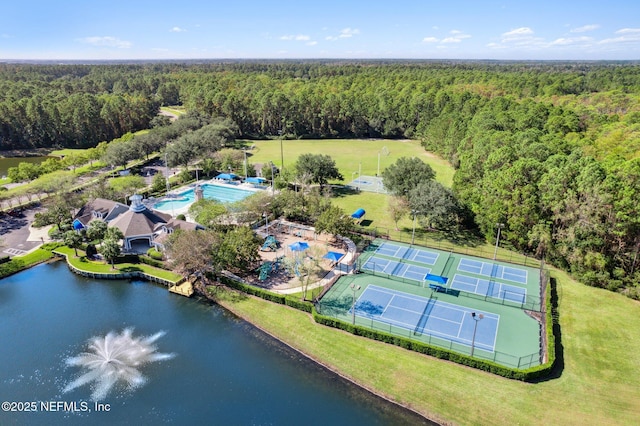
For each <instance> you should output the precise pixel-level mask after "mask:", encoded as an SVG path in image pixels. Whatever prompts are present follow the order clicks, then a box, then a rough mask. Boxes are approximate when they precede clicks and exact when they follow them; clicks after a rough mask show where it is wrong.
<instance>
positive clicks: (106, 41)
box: [80, 36, 133, 49]
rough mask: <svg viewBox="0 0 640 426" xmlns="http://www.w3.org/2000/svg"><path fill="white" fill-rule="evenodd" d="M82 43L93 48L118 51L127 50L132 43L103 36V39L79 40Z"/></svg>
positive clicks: (88, 38) (86, 38) (87, 38)
mask: <svg viewBox="0 0 640 426" xmlns="http://www.w3.org/2000/svg"><path fill="white" fill-rule="evenodd" d="M80 41H81V42H82V43H86V44H91V45H94V46H105V47H117V48H119V49H128V48H130V47H131V46H132V45H133V43H131V42H130V41H126V40H120V39H119V38H117V37H111V36H105V37H97V36H94V37H85V38H82V39H80Z"/></svg>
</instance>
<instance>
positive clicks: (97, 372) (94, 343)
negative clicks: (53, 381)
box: [63, 328, 174, 401]
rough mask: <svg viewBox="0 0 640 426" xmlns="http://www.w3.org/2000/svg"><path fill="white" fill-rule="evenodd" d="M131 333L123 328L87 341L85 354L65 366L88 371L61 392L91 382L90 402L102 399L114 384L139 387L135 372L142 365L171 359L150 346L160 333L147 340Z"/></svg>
mask: <svg viewBox="0 0 640 426" xmlns="http://www.w3.org/2000/svg"><path fill="white" fill-rule="evenodd" d="M132 334H133V329H131V328H126V329H124V330H123V331H122V333H121V334H116V333H115V332H113V331H112V332H109V333H107V335H106V336H103V337H93V338H91V339H89V351H88V352H83V353H81V354H80V355H78V356H74V357H71V358H67V360H66V364H67V365H68V366H73V367H82V368H83V369H84V370H88V371H86V372H85V373H84V374H82V375H81V376H79V377H78V378H76V379H75V380H73V381H72V382H71V383H69V384H68V385H67V386H66V387H65V388H64V390H63V392H69V391H72V390H73V389H76V388H78V387H80V386H83V385H85V384H87V383H92V382H93V389H92V393H91V399H92V400H94V401H99V400H103V399H104V398H105V397H106V396H107V395H108V394H109V392H110V391H111V389H112V388H113V387H114V386H115V385H116V384H118V383H121V384H123V385H125V386H127V387H128V388H130V389H133V388H136V387H139V386H141V385H143V384H144V383H145V382H146V378H145V377H144V376H143V375H142V373H141V372H140V371H139V368H140V367H141V366H142V365H144V364H146V363H149V362H154V361H164V360H167V359H170V358H173V356H174V355H173V354H164V353H158V352H156V350H157V347H156V346H155V345H154V344H153V343H154V342H155V341H156V340H158V339H159V338H160V337H162V336H163V335H164V332H158V333H156V334H154V335H152V336H148V337H134V336H133V335H132Z"/></svg>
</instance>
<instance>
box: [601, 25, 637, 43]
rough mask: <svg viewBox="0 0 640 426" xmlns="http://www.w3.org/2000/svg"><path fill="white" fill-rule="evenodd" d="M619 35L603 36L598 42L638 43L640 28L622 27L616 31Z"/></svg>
mask: <svg viewBox="0 0 640 426" xmlns="http://www.w3.org/2000/svg"><path fill="white" fill-rule="evenodd" d="M616 34H620V36H619V37H613V38H605V39H604V40H600V41H599V42H598V44H606V45H616V44H624V45H629V44H636V43H637V44H640V28H622V29H619V30H618V31H616Z"/></svg>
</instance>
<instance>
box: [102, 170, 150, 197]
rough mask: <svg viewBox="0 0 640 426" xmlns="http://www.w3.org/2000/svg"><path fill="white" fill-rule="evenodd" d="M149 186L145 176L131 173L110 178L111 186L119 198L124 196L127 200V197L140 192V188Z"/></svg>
mask: <svg viewBox="0 0 640 426" xmlns="http://www.w3.org/2000/svg"><path fill="white" fill-rule="evenodd" d="M145 186H147V183H146V182H145V180H144V178H143V177H142V176H138V175H129V176H121V177H117V178H113V179H111V180H109V187H111V189H112V190H113V191H114V192H115V193H116V194H117V196H118V198H122V199H123V200H124V202H125V203H126V202H127V198H128V197H130V196H131V195H134V194H135V193H136V192H138V190H139V189H142V188H144V187H145Z"/></svg>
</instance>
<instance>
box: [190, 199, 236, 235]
mask: <svg viewBox="0 0 640 426" xmlns="http://www.w3.org/2000/svg"><path fill="white" fill-rule="evenodd" d="M226 213H227V208H226V207H225V206H224V204H222V203H220V202H219V201H216V200H211V199H206V198H204V199H202V200H198V201H196V202H195V203H193V204H191V206H190V207H189V215H190V216H191V217H192V218H193V219H194V220H195V221H196V222H197V223H199V224H201V225H203V226H206V227H209V228H211V227H214V226H215V225H216V224H218V223H219V222H220V218H221V217H222V216H224V215H225V214H226Z"/></svg>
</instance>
